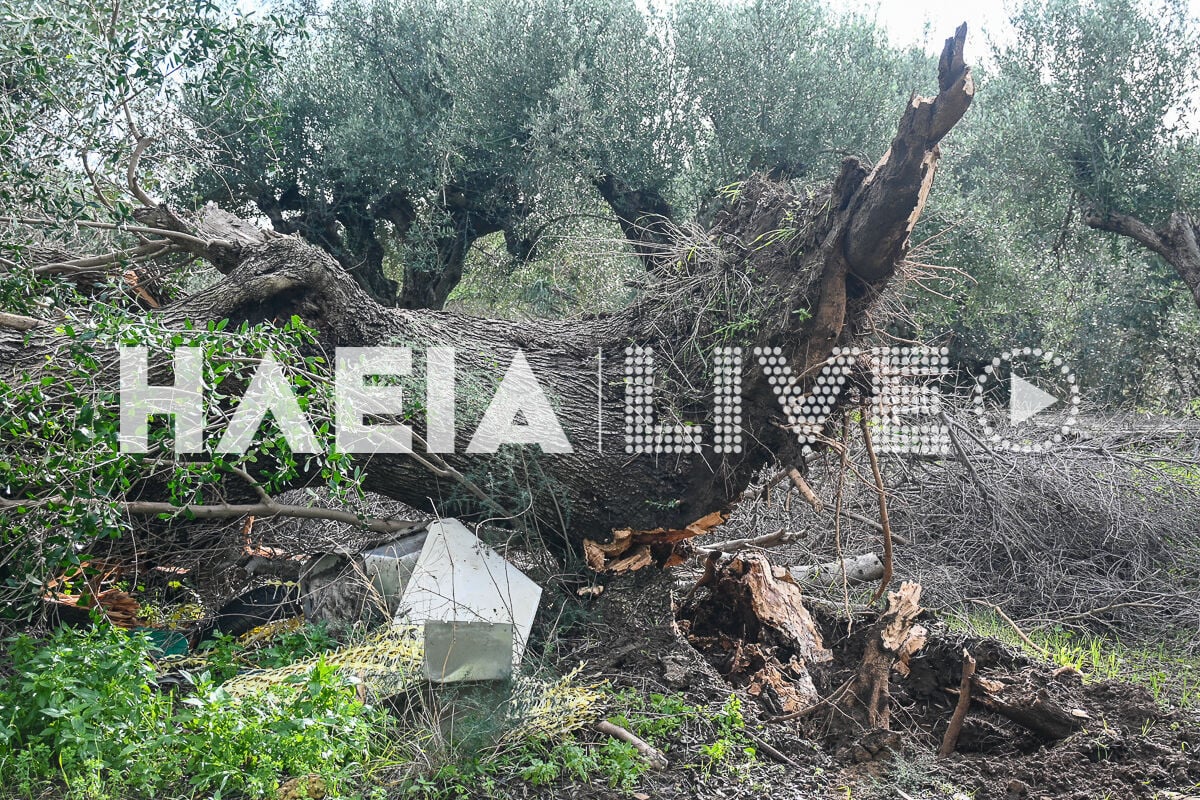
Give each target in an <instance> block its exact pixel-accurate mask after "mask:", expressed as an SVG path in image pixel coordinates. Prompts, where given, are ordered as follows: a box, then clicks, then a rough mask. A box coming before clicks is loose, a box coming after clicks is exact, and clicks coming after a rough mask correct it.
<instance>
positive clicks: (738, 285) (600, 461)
mask: <svg viewBox="0 0 1200 800" xmlns="http://www.w3.org/2000/svg"><path fill="white" fill-rule="evenodd" d="M965 34H966V30H965V26H964V27H963V28H960V29H959V31H958V32H957V33H956V35H955V37H953V38H951V39H949V40H947V43H946V54H945V55H944V56H943V68H942V71H941V75H940V76H939V78H940V80H939V84H940V92H939V94H938V96H937V97H936V98H933V99H924V98H915V99H914V100H913V101H912V103H911V104H910V107H909V108H908V109H907V110H906V111H905V113H904V115H903V118H902V120H901V123H900V127H899V132H898V134H897V137H896V139H895V140H894V142H893V144H892V148H891V150H890V151H889V153H888V154H887V155H886V156H885V157H884V158H883V159H881V161H880V162H879V165H878V166H876V168H875V169H874V170H873V171H871V172H870V173H867V172H866V170H865V169H863V167H862V166H861V165H860V164H859V163H858V162H857V161H855V160H853V159H847V160H846V161H845V162H844V163H843V168H842V173H841V175H840V176H839V177H838V179H837V180H836V181H835V182H834V184H833V185H832V187H830V188H829V189H828V190H826V191H825V192H823V193H819V194H817V195H816V196H815V197H805V198H798V197H795V196H793V195H791V194H790V193H789V192H788V191H787V190H786V188H785V187H784V186H782V185H780V184H775V183H772V182H770V181H768V180H766V179H751V180H749V181H747V182H746V183H745V184H744V185H743V187H742V189H741V191H740V192H739V194H738V197H737V199H736V201H734V202H733V203H732V204H731V205H730V206H728V207H727V208H726V209H724V210H723V211H721V212H719V213H718V214H717V215H716V217H715V222H714V225H713V228H712V229H711V230H710V231H709V232H708V235H707V236H706V237H704V238H702V239H698V240H696V241H678V242H675V243H673V245H672V246H673V247H674V248H675V256H674V257H673V258H671V259H670V260H669V262H668V263H670V264H672V265H673V269H672V271H671V272H670V273H669V274H665V275H663V277H662V278H661V280H659V282H658V283H656V284H655V285H653V286H651V287H650V289H648V290H647V292H646V294H645V295H644V296H643V297H642V298H641V299H640V300H638V301H637V302H635V303H634V304H633V305H632V306H630V307H629V308H627V309H625V310H624V311H622V312H620V313H616V314H612V315H605V316H596V317H589V318H583V319H573V320H565V321H544V322H537V323H529V322H509V321H502V320H489V319H478V318H473V317H468V316H465V315H461V314H456V313H449V312H439V311H424V310H422V311H413V310H407V309H400V308H388V307H385V306H383V305H380V304H379V303H377V302H375V301H374V300H372V299H371V297H370V296H368V295H367V294H366V293H365V292H364V291H363V289H362V288H361V287H360V286H359V285H358V284H357V283H356V282H355V281H354V280H353V279H352V278H351V277H350V276H349V275H347V273H346V272H345V271H344V270H342V269H340V268H339V267H338V266H337V265H336V264H335V262H334V261H333V260H332V259H331V258H330V257H329V256H328V255H327V254H326V253H325V252H323V251H321V250H319V249H317V248H315V247H312V246H310V245H308V244H306V243H305V242H304V241H302V240H301V239H299V238H296V237H290V236H278V235H271V236H265V235H261V234H255V233H253V232H249V233H247V232H245V231H240V232H235V233H236V235H234V236H233V241H232V242H228V241H221V242H212V241H210V242H209V243H208V245H207V246H201V245H204V242H203V241H202V242H201V245H196V252H197V253H198V254H201V255H206V257H207V256H209V255H210V254H209V253H208V252H207V251H214V252H216V251H218V250H219V253H218V255H220V254H223V257H224V258H225V259H226V262H232V261H236V264H237V265H236V267H235V268H233V269H232V270H231V271H229V272H228V274H227V276H226V278H225V279H224V280H223V281H221V282H220V283H218V284H216V285H214V286H212V287H210V288H209V289H206V290H204V291H202V292H200V293H198V294H196V295H193V296H191V297H189V298H187V299H185V300H183V301H181V302H179V303H176V304H174V305H172V306H169V307H166V308H164V309H162V310H161V311H160V312H158V313H159V316H160V318H161V319H162V320H163V321H164V322H165V323H166V324H167V325H169V326H177V327H180V328H182V327H183V326H184V325H185V323H195V322H197V321H199V322H203V321H206V320H217V319H229V320H231V321H232V322H234V323H238V322H240V321H243V320H244V321H249V322H252V323H253V322H261V321H270V320H273V319H277V318H278V319H287V318H288V317H290V316H291V315H292V314H298V315H300V316H301V317H302V318H303V319H304V320H305V321H306V322H307V323H309V324H310V325H311V326H313V327H315V328H316V329H317V330H319V331H320V333H321V336H322V338H323V343H324V344H325V345H326V346H338V347H346V346H393V347H398V346H409V347H412V348H414V363H415V365H416V367H417V372H418V374H419V373H420V371H421V366H420V365H421V364H422V363H423V357H422V351H423V349H424V348H426V347H431V346H438V347H453V348H455V350H456V351H457V394H458V400H459V402H458V409H459V411H458V431H459V434H458V436H459V438H458V442H457V450H456V454H454V455H446V456H445V461H446V462H447V465H448V466H449V467H450V468H451V469H450V470H442V475H437V474H434V473H433V472H431V470H430V469H429V468H428V466H426V465H423V464H422V463H421V462H420V460H418V459H417V458H414V457H413V456H412V455H404V454H394V455H372V456H363V457H362V459H361V461H362V466H363V469H364V472H365V475H366V477H365V482H364V486H365V488H367V489H370V490H373V491H377V492H380V493H382V494H385V495H388V496H390V497H393V498H396V499H399V500H403V501H405V502H408V503H411V504H413V505H415V506H418V507H423V508H431V509H433V510H436V511H437V512H439V513H444V514H460V515H461V514H468V513H472V512H478V513H482V514H483V515H486V516H495V515H496V513H497V511H496V509H497V507H500V508H503V509H506V510H507V511H509V512H511V513H513V514H516V515H519V516H520V517H521V519H522V520H523V521H524V522H525V523H526V524H528V525H529V526H530V527H531V528H532V529H534V530H536V531H537V532H539V533H541V534H542V536H543V538H544V539H545V540H546V541H547V542H549V543H551V544H553V543H555V542H560V543H563V542H565V543H570V544H571V545H578V544H579V543H580V542H581V540H582V539H584V538H592V539H607V538H608V536H609V535H610V532H611V530H612V529H613V528H618V527H633V528H637V529H651V528H657V527H669V528H679V527H683V526H684V525H686V524H687V523H689V522H691V521H693V520H695V519H698V518H700V517H702V516H704V515H705V514H707V513H709V512H711V511H713V510H715V509H720V508H723V507H725V506H727V505H728V504H729V503H731V502H732V501H733V500H735V499H736V498H737V497H738V496H739V495H740V493H741V492H742V490H743V489H744V488H745V487H746V485H747V484H748V482H749V481H750V480H751V478H752V477H753V475H754V474H755V472H756V471H757V470H759V469H760V468H761V467H762V466H763V465H764V464H767V463H770V462H772V461H773V460H775V459H777V458H783V459H789V458H792V457H794V456H795V455H796V454H797V452H798V448H799V443H798V441H797V437H796V435H795V433H794V432H793V431H792V430H789V428H788V423H787V421H786V420H785V419H784V417H783V414H782V413H781V406H780V402H779V400H778V398H777V389H776V387H775V386H774V385H773V383H772V380H771V379H770V378H769V376H768V374H767V372H766V370H765V369H764V367H763V365H762V364H761V363H759V362H758V361H757V360H756V359H754V358H753V357H752V355H751V352H750V350H751V348H753V347H755V346H759V347H765V348H775V351H776V352H777V354H778V356H782V357H783V358H786V359H788V361H789V363H790V364H791V367H792V370H793V374H794V375H795V376H796V377H795V378H793V379H792V383H793V384H794V386H795V387H796V389H797V390H798V391H801V392H807V391H808V390H809V388H810V387H811V386H812V385H813V383H814V382H815V378H816V375H815V372H816V371H815V370H814V369H813V368H814V367H815V366H817V365H818V364H820V363H821V362H822V361H824V360H825V359H826V358H828V356H829V355H830V353H831V350H832V348H834V347H835V346H837V345H839V344H841V343H843V342H846V341H848V338H849V336H850V335H851V334H852V333H853V329H854V326H855V324H856V322H857V321H858V320H860V319H861V318H862V315H863V313H864V312H865V311H866V309H867V308H868V307H869V306H870V304H871V303H872V301H873V300H874V298H875V297H876V296H877V294H878V292H879V291H880V290H881V289H882V288H883V286H884V285H885V284H886V283H887V281H888V280H889V279H890V278H891V276H892V274H893V271H894V269H895V266H896V265H897V263H899V261H900V260H901V259H902V258H903V257H904V255H905V252H906V248H907V237H908V233H909V232H910V231H911V229H912V225H913V223H914V222H915V220H916V217H917V216H918V215H919V214H920V211H921V208H922V206H923V204H924V201H925V197H926V195H927V193H928V190H929V187H930V184H931V181H932V177H933V171H934V167H935V164H936V161H937V156H938V150H937V143H938V141H939V140H940V139H941V138H942V136H943V135H945V133H946V132H947V131H949V129H950V128H951V126H952V125H953V124H954V123H955V122H956V121H957V120H958V119H959V118H960V117H961V116H962V114H963V113H964V112H965V111H966V109H967V107H968V106H969V104H970V102H971V98H972V91H973V89H972V83H971V78H970V72H969V70H968V69H967V68H966V66H965V65H964V64H963V63H962V45H963V40H964V38H965ZM208 236H209V237H210V238H215V237H216V236H217V234H216V233H215V232H213V231H210V232H209V233H208ZM225 238H230V237H225ZM730 323H736V327H737V328H739V329H741V330H743V331H744V336H745V338H741V339H739V338H736V337H733V338H731V333H730V331H731V330H732V327H731V324H730ZM26 337H27V338H26ZM54 344H55V342H54V334H53V333H52V331H51V329H50V328H49V327H48V326H46V327H42V328H37V329H34V330H32V331H26V332H23V333H22V332H17V331H14V330H0V363H3V364H5V365H6V367H5V368H0V374H2V373H5V372H8V371H9V369H8V367H7V365H13V366H14V367H15V368H16V369H18V370H20V369H23V368H24V366H23V365H25V364H30V363H34V361H35V360H36V358H34V359H32V360H31V359H30V356H35V357H36V356H39V355H40V354H41V353H44V352H45V348H48V347H53V346H54ZM718 345H730V346H740V347H742V348H743V353H744V359H745V366H744V367H743V397H744V400H743V407H742V417H743V420H742V423H741V424H742V427H743V429H744V431H745V437H744V441H743V447H742V450H741V452H738V453H718V452H717V451H716V450H715V449H714V444H713V437H712V435H711V433H709V432H708V431H707V430H706V435H705V437H704V443H703V446H702V447H701V449H700V451H699V452H698V453H687V454H684V453H679V454H667V453H663V454H658V455H655V454H645V455H631V454H629V453H627V452H626V443H625V439H624V436H625V432H626V424H627V423H626V412H625V408H626V383H625V373H624V369H625V362H626V348H628V347H631V346H639V347H648V348H653V349H654V351H655V357H656V361H657V366H658V375H659V376H660V378H665V379H666V380H665V381H661V382H660V385H659V386H660V388H661V387H662V384H664V383H669V384H670V385H671V386H673V387H675V388H674V389H673V390H672V393H673V394H674V395H675V396H674V397H660V398H658V401H657V402H656V406H657V408H658V409H661V410H662V411H656V413H659V415H660V416H661V417H662V418H663V419H662V421H664V422H666V421H670V420H669V419H668V417H669V414H668V413H664V412H665V411H666V409H667V408H668V407H670V408H671V409H673V411H674V412H675V413H677V414H678V415H679V418H680V419H683V418H687V417H699V416H700V415H701V414H702V412H703V411H704V409H706V408H708V407H709V405H710V402H711V398H712V395H713V392H712V389H711V387H710V384H711V377H710V376H711V375H712V368H711V365H710V363H709V361H710V357H711V352H712V350H713V348H714V347H716V346H718ZM518 350H521V351H523V352H524V353H525V355H526V357H527V359H528V362H529V364H530V366H531V367H532V369H533V372H534V374H535V375H536V376H537V378H538V379H539V381H540V383H541V385H542V386H543V387H544V389H545V391H546V394H547V396H548V397H549V399H550V402H551V403H552V405H553V406H554V407H555V409H556V413H557V417H558V420H559V422H560V423H561V424H562V426H563V428H564V431H565V434H566V436H567V438H568V439H569V441H570V443H571V445H572V451H571V452H569V453H556V454H545V453H542V452H540V449H539V448H538V447H536V446H525V447H519V448H517V447H513V448H502V449H501V451H500V452H499V453H497V454H494V455H467V454H465V453H464V450H465V447H466V442H467V441H468V440H469V438H470V435H471V433H472V432H473V431H474V430H475V426H476V424H477V422H478V420H479V419H480V416H481V413H482V410H483V408H484V407H485V406H486V404H487V402H488V401H489V400H490V399H491V397H492V395H493V392H494V388H495V386H496V384H497V383H498V381H499V380H500V378H501V377H502V375H503V374H504V371H505V369H506V368H507V367H508V365H509V364H510V363H511V362H512V359H513V357H514V354H515V353H516V351H518ZM843 397H844V395H843ZM409 402H411V400H410V401H409ZM419 424H420V423H418V426H419ZM705 427H706V428H707V425H706V426H705ZM418 433H420V430H418ZM417 455H418V456H419V455H422V453H421V449H420V447H419V446H418V447H417ZM456 475H461V476H465V478H466V479H467V480H469V481H470V482H472V483H473V485H474V486H475V487H477V488H478V489H479V490H482V493H484V494H486V495H487V496H488V497H489V498H490V500H489V501H488V502H486V503H481V501H480V499H479V498H478V493H475V494H472V493H469V492H466V491H464V488H463V487H464V481H463V480H461V479H459V478H458V477H456Z"/></svg>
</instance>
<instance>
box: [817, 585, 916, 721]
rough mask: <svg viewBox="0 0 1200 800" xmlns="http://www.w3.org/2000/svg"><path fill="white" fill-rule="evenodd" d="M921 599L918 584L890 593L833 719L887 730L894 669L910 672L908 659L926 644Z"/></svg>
mask: <svg viewBox="0 0 1200 800" xmlns="http://www.w3.org/2000/svg"><path fill="white" fill-rule="evenodd" d="M920 600H921V585H920V584H919V583H904V584H902V585H901V586H900V590H899V591H896V592H889V593H888V608H887V611H886V612H884V614H883V615H882V616H881V617H880V618H879V619H878V620H877V621H876V622H875V624H874V625H872V626H871V630H870V632H869V633H868V634H867V647H866V651H865V652H864V653H863V658H862V662H861V663H860V664H859V666H858V670H857V671H856V672H855V674H854V677H853V678H851V679H850V681H849V683H848V684H847V685H846V688H845V690H844V693H842V694H841V696H840V697H839V698H838V699H836V700H834V703H835V705H836V711H835V713H834V715H833V716H832V717H831V719H832V720H836V719H839V718H841V719H843V720H846V719H848V720H852V721H854V722H855V723H857V724H858V725H859V726H861V727H865V728H882V729H885V730H886V729H888V727H889V726H890V722H891V692H890V690H889V686H890V684H891V676H892V669H893V668H895V669H897V670H898V671H899V672H901V674H907V673H908V659H909V658H910V657H911V656H912V654H913V653H915V652H917V651H918V650H920V649H921V647H923V646H924V644H925V638H926V636H927V633H928V632H927V631H926V630H925V628H924V627H922V626H921V625H918V624H916V619H917V617H918V616H919V615H920V613H921V611H922V609H921V606H920ZM831 699H832V698H831ZM838 712H840V713H838Z"/></svg>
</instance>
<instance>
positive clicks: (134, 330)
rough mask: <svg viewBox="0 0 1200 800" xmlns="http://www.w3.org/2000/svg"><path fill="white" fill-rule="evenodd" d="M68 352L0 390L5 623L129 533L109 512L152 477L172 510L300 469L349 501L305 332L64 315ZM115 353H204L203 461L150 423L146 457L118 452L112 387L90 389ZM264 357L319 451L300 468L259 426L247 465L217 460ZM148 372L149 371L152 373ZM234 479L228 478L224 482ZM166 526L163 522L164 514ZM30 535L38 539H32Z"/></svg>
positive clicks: (329, 408) (345, 465) (295, 323)
mask: <svg viewBox="0 0 1200 800" xmlns="http://www.w3.org/2000/svg"><path fill="white" fill-rule="evenodd" d="M59 332H60V333H62V334H63V335H65V337H66V340H67V345H65V347H64V348H62V349H61V350H60V352H58V353H56V354H55V356H54V358H52V359H50V360H48V361H47V362H46V363H45V365H44V366H43V367H42V368H41V369H40V370H39V371H38V372H36V373H31V374H28V375H25V376H22V377H23V378H24V380H22V381H14V382H13V383H6V382H4V381H0V402H2V403H3V404H4V405H5V407H6V408H7V409H10V410H11V413H8V414H6V415H5V416H4V417H3V419H2V420H0V492H2V493H3V496H0V500H2V501H3V502H5V503H6V510H5V513H4V514H3V515H0V542H2V543H3V545H4V546H5V547H6V548H9V549H11V550H12V551H13V557H12V558H10V559H9V561H8V562H7V563H6V564H5V565H4V566H3V567H0V580H2V581H3V585H2V586H3V591H4V593H5V595H6V599H7V600H8V603H7V604H6V607H5V608H6V613H9V614H12V613H25V612H28V611H31V610H33V609H34V608H36V602H37V597H38V595H39V594H40V587H42V586H43V585H44V584H45V581H46V580H47V579H48V578H50V577H52V576H53V575H56V574H62V573H64V572H68V571H70V570H72V569H73V568H77V567H79V566H80V551H81V549H82V547H83V546H84V545H86V544H88V543H90V542H92V541H95V540H96V539H98V538H104V537H116V536H120V535H121V533H122V531H124V530H125V528H126V527H127V525H128V521H127V519H126V516H125V515H124V514H122V513H119V505H118V504H117V503H116V502H115V499H116V498H120V497H121V496H122V495H123V494H124V493H126V492H128V491H129V490H130V488H131V487H133V486H135V485H137V484H139V482H141V481H144V480H146V479H147V478H148V477H150V476H154V478H155V480H156V481H157V482H158V484H159V485H160V486H161V488H162V490H163V493H164V497H163V499H164V500H166V501H168V502H169V503H170V504H171V505H172V506H174V507H181V506H185V505H187V504H191V503H203V502H204V500H205V497H206V494H205V493H206V491H210V490H211V488H212V487H214V486H215V485H217V484H218V483H219V482H220V481H222V480H229V479H231V476H232V475H233V471H234V470H236V469H242V468H245V469H253V470H255V471H256V472H261V474H263V475H265V476H268V477H265V478H264V479H263V482H262V487H263V488H264V489H265V490H266V491H268V492H274V491H278V490H279V489H280V488H282V487H284V486H286V485H288V482H289V481H291V480H293V479H294V478H295V477H296V476H297V475H298V474H299V473H300V472H301V471H304V472H310V473H316V474H319V475H320V476H321V478H322V479H324V480H325V481H326V482H327V483H328V485H329V486H330V487H331V488H332V489H333V490H334V492H335V494H341V495H342V496H344V497H347V499H352V498H353V497H354V496H357V474H356V472H355V471H354V468H352V467H351V466H350V465H349V460H348V458H347V457H346V456H345V455H344V454H339V453H335V452H333V447H332V446H331V445H332V442H331V440H332V436H333V423H332V420H333V397H332V381H331V380H330V376H329V365H328V364H326V362H325V360H324V359H323V357H321V356H319V355H315V354H312V353H311V352H310V351H309V346H310V345H311V343H312V342H313V341H314V334H313V332H312V331H311V330H310V329H308V328H307V327H306V326H304V325H303V324H302V323H301V322H300V320H299V319H298V318H296V317H293V318H291V319H290V320H287V321H285V322H283V323H282V324H280V325H275V326H272V325H262V326H258V327H255V328H251V327H250V326H248V325H245V324H243V325H241V326H239V327H238V328H237V329H236V330H229V329H227V326H226V324H225V322H220V323H209V324H208V325H207V326H206V327H205V328H204V329H202V330H200V329H194V330H185V331H183V332H179V331H169V330H167V329H166V328H165V327H163V325H162V323H161V322H157V321H151V320H145V319H139V318H136V317H132V316H129V315H125V314H121V313H113V312H110V313H109V314H108V315H106V316H99V317H94V318H91V319H87V318H78V317H71V318H68V319H67V320H64V321H63V322H62V324H61V325H60V326H59ZM117 345H126V346H129V345H138V346H146V347H147V348H148V349H149V350H150V352H151V353H152V356H151V364H152V365H154V364H155V363H156V362H157V363H163V362H162V361H161V360H160V359H163V358H164V354H169V353H171V352H173V350H174V348H175V347H182V346H187V347H197V348H200V349H201V350H202V351H203V354H204V358H203V363H204V383H205V386H206V387H208V389H209V391H208V392H207V393H206V395H205V404H206V408H207V409H208V410H209V413H210V415H211V416H210V418H209V427H208V428H207V434H208V436H207V439H206V446H207V448H208V450H209V452H210V453H211V455H210V456H208V457H206V458H204V459H203V460H198V459H175V458H173V457H172V455H173V452H174V449H175V441H174V438H173V432H174V428H173V427H172V426H169V425H163V424H158V425H154V424H152V425H151V426H150V434H149V441H148V452H147V453H144V454H133V453H122V452H120V450H119V447H120V440H119V432H120V409H119V403H118V394H117V391H116V389H115V388H107V389H106V388H102V387H103V386H114V385H115V384H116V381H115V380H113V381H111V382H108V383H104V382H100V381H97V380H96V377H97V375H103V374H105V373H109V374H111V373H112V372H113V371H114V367H115V364H114V361H115V359H114V358H113V356H114V353H115V347H116V346H117ZM266 353H273V354H275V355H276V357H277V359H278V360H279V362H280V364H281V365H282V368H283V370H284V372H285V374H286V375H287V376H288V379H289V381H290V383H291V385H292V386H293V387H294V388H295V391H296V394H297V400H298V403H299V405H300V408H301V409H302V410H303V411H304V412H305V413H306V414H307V415H308V417H309V420H310V424H312V426H313V429H314V431H315V432H316V434H317V436H318V440H319V441H324V442H325V446H324V449H323V452H321V453H318V454H313V455H306V456H304V458H303V459H301V458H300V457H299V456H297V455H296V454H294V453H292V452H291V449H290V447H289V446H288V444H287V442H286V439H284V437H283V435H282V433H281V432H280V431H279V429H278V428H277V427H276V426H275V425H274V424H273V423H271V424H264V425H263V426H261V427H260V429H259V431H258V432H257V435H256V439H255V442H254V445H253V446H252V447H251V448H250V449H249V450H248V452H247V453H246V454H245V455H240V456H239V455H222V454H219V453H216V452H215V451H216V449H217V446H218V443H219V441H220V437H221V436H222V435H223V434H224V432H225V424H224V423H225V422H227V421H228V419H229V418H230V416H231V415H232V413H233V410H234V408H235V406H234V401H235V400H236V398H239V397H240V396H241V394H242V392H244V391H245V387H246V386H247V385H248V383H249V379H250V375H251V373H252V372H253V370H254V369H255V368H256V367H257V365H258V362H259V359H260V358H261V357H262V356H263V355H264V354H266ZM152 371H153V366H152ZM233 479H238V478H236V477H234V478H233ZM165 516H167V517H169V516H170V515H169V514H168V515H165ZM30 530H40V531H45V533H44V534H43V535H41V536H39V537H31V536H30V535H29V531H30Z"/></svg>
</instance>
